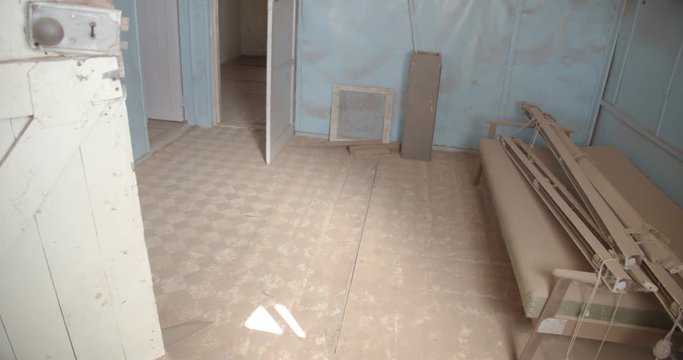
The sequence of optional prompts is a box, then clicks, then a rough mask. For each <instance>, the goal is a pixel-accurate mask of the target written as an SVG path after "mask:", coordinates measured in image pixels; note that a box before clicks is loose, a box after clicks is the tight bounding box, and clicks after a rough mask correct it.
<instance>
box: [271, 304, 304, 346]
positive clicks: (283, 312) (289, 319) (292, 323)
mask: <svg viewBox="0 0 683 360" xmlns="http://www.w3.org/2000/svg"><path fill="white" fill-rule="evenodd" d="M275 311H277V313H278V314H280V316H282V318H283V319H284V320H285V322H286V323H287V325H289V327H290V328H292V330H294V333H295V334H296V336H298V337H300V338H302V339H305V338H306V333H305V332H304V330H303V329H302V328H301V326H300V325H299V323H298V322H297V321H296V319H295V318H294V316H292V313H291V312H289V309H287V307H286V306H284V305H281V304H277V305H275Z"/></svg>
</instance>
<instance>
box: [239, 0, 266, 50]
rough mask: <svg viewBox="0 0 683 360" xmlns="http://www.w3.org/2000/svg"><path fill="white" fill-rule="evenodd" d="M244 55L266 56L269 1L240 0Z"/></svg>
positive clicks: (241, 42)
mask: <svg viewBox="0 0 683 360" xmlns="http://www.w3.org/2000/svg"><path fill="white" fill-rule="evenodd" d="M240 13H241V24H240V25H241V34H240V35H241V40H240V44H241V50H242V55H266V51H267V50H266V47H267V42H268V0H240Z"/></svg>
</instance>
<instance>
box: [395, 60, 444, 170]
mask: <svg viewBox="0 0 683 360" xmlns="http://www.w3.org/2000/svg"><path fill="white" fill-rule="evenodd" d="M440 82H441V54H439V53H433V52H425V51H418V52H415V53H413V54H412V55H411V60H410V72H409V75H408V89H407V90H406V92H407V93H406V100H405V101H406V106H405V112H406V120H405V127H404V131H403V140H402V144H401V157H402V158H404V159H410V160H425V161H428V160H431V158H432V142H433V141H434V122H435V121H436V107H437V104H438V100H439V84H440Z"/></svg>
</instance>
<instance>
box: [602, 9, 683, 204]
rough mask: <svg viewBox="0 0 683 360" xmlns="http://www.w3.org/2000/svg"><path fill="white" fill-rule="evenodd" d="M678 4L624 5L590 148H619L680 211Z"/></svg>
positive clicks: (682, 147)
mask: <svg viewBox="0 0 683 360" xmlns="http://www.w3.org/2000/svg"><path fill="white" fill-rule="evenodd" d="M682 53H683V2H681V1H678V0H658V1H647V2H644V3H643V2H641V1H636V0H628V1H627V3H626V9H625V12H624V16H623V18H622V22H621V28H620V31H619V35H618V38H617V46H616V49H615V52H614V59H613V61H612V68H611V69H610V73H609V77H608V81H607V86H606V89H605V93H604V95H603V98H602V99H603V105H602V106H601V108H600V113H599V116H598V121H597V126H596V132H595V135H594V138H593V143H594V144H596V145H614V146H617V147H619V148H620V149H621V150H622V151H624V152H625V153H626V154H627V155H628V156H629V157H630V158H631V160H633V161H634V162H635V163H636V165H638V167H640V169H641V170H643V171H644V172H645V173H646V174H647V175H648V176H649V177H650V179H652V181H653V182H654V183H655V184H657V185H658V186H659V187H660V189H662V190H663V191H664V192H665V193H667V194H668V195H669V196H670V197H671V198H672V199H673V200H674V201H675V202H676V203H677V204H678V205H679V206H683V186H682V185H681V184H682V183H681V178H683V121H681V118H682V117H683V102H682V101H680V99H683V60H682V59H681V57H682V56H681V55H682Z"/></svg>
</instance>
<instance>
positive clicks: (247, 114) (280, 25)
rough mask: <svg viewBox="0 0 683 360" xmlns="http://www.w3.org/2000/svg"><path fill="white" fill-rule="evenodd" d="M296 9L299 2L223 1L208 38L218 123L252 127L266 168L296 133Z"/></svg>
mask: <svg viewBox="0 0 683 360" xmlns="http://www.w3.org/2000/svg"><path fill="white" fill-rule="evenodd" d="M297 11H298V10H297V0H256V1H254V0H222V1H219V4H218V11H217V12H216V18H214V20H215V21H216V22H217V24H218V26H217V27H215V28H218V30H219V31H215V32H214V33H212V34H211V35H210V36H212V41H211V42H212V44H213V45H212V46H213V48H214V51H213V54H214V61H215V62H216V63H218V64H220V73H221V75H220V76H219V79H220V87H221V88H220V90H218V91H219V92H220V93H221V96H220V102H219V104H218V107H219V108H221V110H220V124H222V125H224V126H235V127H242V128H248V129H251V130H252V134H254V136H255V137H256V138H257V139H258V141H259V143H263V144H264V146H261V147H262V148H263V156H264V160H265V162H266V163H267V164H270V163H271V162H272V161H273V159H275V157H276V156H277V154H278V153H279V152H280V150H281V149H282V148H283V147H284V146H285V144H286V143H287V141H288V140H289V138H291V137H292V136H293V135H294V93H295V74H296V68H295V65H296V61H295V59H296V25H297ZM214 34H215V35H214ZM216 35H218V36H216ZM264 132H265V136H263V135H264V134H263V133H264Z"/></svg>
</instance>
